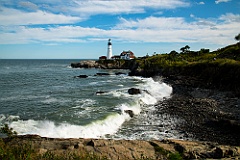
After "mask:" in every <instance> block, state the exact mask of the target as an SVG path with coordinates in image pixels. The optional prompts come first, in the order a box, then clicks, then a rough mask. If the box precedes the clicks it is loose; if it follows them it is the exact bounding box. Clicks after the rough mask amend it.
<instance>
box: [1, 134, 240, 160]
mask: <svg viewBox="0 0 240 160" xmlns="http://www.w3.org/2000/svg"><path fill="white" fill-rule="evenodd" d="M3 142H4V143H5V144H4V145H5V146H11V147H21V146H23V145H25V144H27V145H31V149H32V150H33V151H34V152H36V153H37V154H40V155H44V154H47V153H51V154H53V155H58V156H61V157H63V158H64V157H65V158H67V157H66V156H67V155H71V154H72V155H75V156H76V155H84V154H87V155H95V156H98V157H105V158H106V159H129V160H131V159H175V158H178V159H179V158H180V157H181V158H183V159H221V158H236V159H237V158H240V147H239V146H226V145H225V146H223V145H217V144H214V143H206V142H193V141H191V142H190V141H181V140H162V141H157V140H152V141H142V140H112V139H53V138H44V137H40V136H37V135H26V136H17V137H13V138H4V139H3Z"/></svg>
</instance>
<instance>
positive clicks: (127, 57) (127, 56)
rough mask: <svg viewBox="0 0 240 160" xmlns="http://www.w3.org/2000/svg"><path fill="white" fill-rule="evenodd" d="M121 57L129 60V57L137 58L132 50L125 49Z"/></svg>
mask: <svg viewBox="0 0 240 160" xmlns="http://www.w3.org/2000/svg"><path fill="white" fill-rule="evenodd" d="M120 58H121V59H126V60H129V59H134V58H135V55H134V53H133V52H132V51H130V50H129V51H123V52H122V53H121V54H120Z"/></svg>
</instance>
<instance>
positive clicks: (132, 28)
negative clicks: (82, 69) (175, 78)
mask: <svg viewBox="0 0 240 160" xmlns="http://www.w3.org/2000/svg"><path fill="white" fill-rule="evenodd" d="M238 33H240V1H239V0H191V1H190V0H26V1H24V0H0V59H1V58H21V59H25V58H31V59H34V58H42V59H45V58H55V59H62V58H67V59H71V58H77V59H81V58H94V59H96V58H98V57H99V56H102V55H106V54H107V42H108V39H109V38H111V39H112V44H113V54H114V55H119V54H120V53H121V52H122V51H123V50H131V51H133V52H134V53H135V55H136V56H144V55H146V54H147V53H148V54H149V55H152V54H153V53H154V52H156V53H164V52H170V51H171V50H176V51H179V49H180V48H181V47H183V46H185V45H189V46H190V47H191V48H190V49H191V50H200V49H201V48H209V49H210V50H216V49H218V48H220V47H224V46H226V45H229V44H233V43H236V40H234V37H235V36H236V35H237V34H238Z"/></svg>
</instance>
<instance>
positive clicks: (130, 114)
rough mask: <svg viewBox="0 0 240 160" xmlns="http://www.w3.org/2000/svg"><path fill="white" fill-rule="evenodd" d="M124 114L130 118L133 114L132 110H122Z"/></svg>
mask: <svg viewBox="0 0 240 160" xmlns="http://www.w3.org/2000/svg"><path fill="white" fill-rule="evenodd" d="M124 112H125V113H127V114H129V116H130V117H131V118H132V117H133V116H134V113H133V111H132V110H124Z"/></svg>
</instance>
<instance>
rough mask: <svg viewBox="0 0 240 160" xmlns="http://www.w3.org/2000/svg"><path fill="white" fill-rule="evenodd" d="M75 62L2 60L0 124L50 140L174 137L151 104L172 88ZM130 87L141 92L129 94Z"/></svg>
mask: <svg viewBox="0 0 240 160" xmlns="http://www.w3.org/2000/svg"><path fill="white" fill-rule="evenodd" d="M78 61H80V60H0V125H3V124H8V125H9V127H11V128H13V130H15V131H17V133H18V134H20V135H25V134H37V135H40V136H43V137H52V138H113V139H144V140H149V139H163V138H176V137H175V136H176V135H177V134H174V133H167V132H165V131H164V130H160V129H159V126H160V125H161V126H162V125H163V124H164V123H169V122H167V121H166V122H164V118H159V117H158V116H157V115H156V114H155V110H156V109H157V108H156V107H157V106H156V105H155V104H156V103H157V102H158V101H162V100H163V98H169V97H170V95H171V93H172V87H171V86H169V85H167V84H165V83H163V82H161V81H160V80H158V81H154V80H153V79H152V78H142V77H134V76H132V77H131V76H128V75H127V73H128V72H129V71H128V70H103V69H79V68H78V69H77V68H71V67H70V64H71V62H78ZM117 72H122V73H124V74H120V75H116V74H115V73H117ZM97 73H108V74H109V75H104V76H96V74H97ZM78 75H87V76H88V77H87V78H76V77H75V76H78ZM130 88H138V89H140V90H141V94H138V95H130V94H128V89H130ZM98 92H102V93H100V94H99V93H98ZM125 110H131V111H132V112H133V113H134V116H133V117H130V115H129V114H128V113H126V112H125ZM167 118H168V117H167V116H166V117H165V120H166V119H167ZM166 126H167V125H166Z"/></svg>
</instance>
